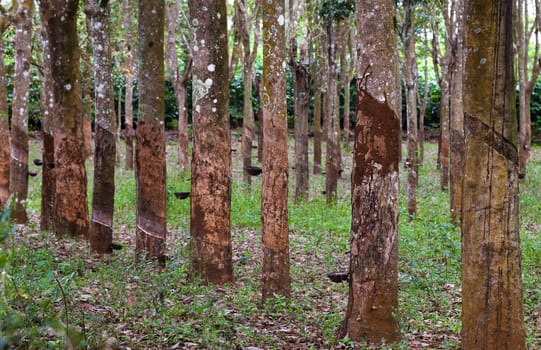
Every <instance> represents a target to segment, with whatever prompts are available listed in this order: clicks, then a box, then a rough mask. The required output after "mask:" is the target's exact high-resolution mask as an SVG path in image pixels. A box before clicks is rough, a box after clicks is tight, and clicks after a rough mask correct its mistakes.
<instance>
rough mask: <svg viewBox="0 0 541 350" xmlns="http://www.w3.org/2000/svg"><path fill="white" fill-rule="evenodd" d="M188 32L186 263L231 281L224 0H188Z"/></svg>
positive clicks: (207, 277)
mask: <svg viewBox="0 0 541 350" xmlns="http://www.w3.org/2000/svg"><path fill="white" fill-rule="evenodd" d="M189 7H190V20H191V26H192V31H193V33H194V36H195V37H194V47H193V68H192V87H193V94H192V105H193V150H192V169H191V170H192V189H191V212H190V234H191V243H190V248H191V262H192V268H193V270H194V271H195V272H196V273H197V274H199V275H200V277H201V278H202V279H203V281H204V282H207V283H214V284H223V283H228V282H232V281H233V278H234V276H233V260H232V259H233V258H232V254H233V253H232V243H231V220H230V216H231V135H230V125H229V122H230V121H229V65H228V47H229V45H228V40H227V38H228V36H227V13H226V1H225V0H218V1H214V0H196V1H190V3H189Z"/></svg>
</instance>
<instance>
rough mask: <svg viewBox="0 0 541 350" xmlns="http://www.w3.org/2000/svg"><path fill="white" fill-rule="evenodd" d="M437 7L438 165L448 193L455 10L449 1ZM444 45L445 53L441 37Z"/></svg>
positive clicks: (434, 17)
mask: <svg viewBox="0 0 541 350" xmlns="http://www.w3.org/2000/svg"><path fill="white" fill-rule="evenodd" d="M436 5H437V6H433V7H431V17H430V20H431V26H432V64H433V67H434V75H435V76H436V80H437V81H438V85H439V87H440V91H441V97H440V139H439V148H438V164H439V166H440V167H441V189H442V191H446V190H447V189H448V188H449V113H450V112H449V89H450V81H451V74H450V69H449V66H450V65H451V60H452V55H451V53H452V50H451V47H450V38H449V35H451V33H452V32H453V28H452V23H453V22H452V20H451V18H452V16H453V15H452V13H453V11H454V10H455V9H453V8H450V6H449V0H443V1H441V3H437V4H436ZM438 10H439V11H440V13H441V15H442V17H443V19H444V29H443V31H440V28H439V22H438V20H437V18H438V12H437V11H438ZM441 34H443V38H442V39H441V40H442V41H443V43H444V51H443V53H442V51H441V48H440V35H441Z"/></svg>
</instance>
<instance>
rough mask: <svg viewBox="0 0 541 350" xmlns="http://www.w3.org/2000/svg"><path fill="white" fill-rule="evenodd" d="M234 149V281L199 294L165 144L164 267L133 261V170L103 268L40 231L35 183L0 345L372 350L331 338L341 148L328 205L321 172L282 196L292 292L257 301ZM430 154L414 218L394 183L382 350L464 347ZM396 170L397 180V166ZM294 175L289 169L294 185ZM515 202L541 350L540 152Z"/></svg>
mask: <svg viewBox="0 0 541 350" xmlns="http://www.w3.org/2000/svg"><path fill="white" fill-rule="evenodd" d="M38 141H39V140H32V147H31V151H32V155H31V157H32V156H34V157H36V158H39V154H40V150H39V147H40V146H39V142H38ZM238 143H239V137H237V136H235V137H234V141H233V148H234V149H237V150H238V151H237V152H234V153H233V154H234V162H233V179H234V185H233V196H232V214H231V220H232V226H233V230H232V238H233V242H234V246H233V255H234V262H235V277H236V282H235V283H234V284H232V285H226V286H223V287H215V286H204V285H202V284H201V283H199V282H198V281H197V280H194V278H193V277H192V276H190V270H189V259H188V251H187V246H188V242H189V228H188V223H189V215H190V210H189V200H184V201H182V200H178V199H176V198H175V196H174V195H173V192H175V191H189V187H190V182H189V178H190V174H189V173H187V172H185V173H182V174H180V173H179V172H178V170H177V167H176V165H175V159H176V149H175V143H174V142H173V141H168V172H167V176H168V180H167V190H168V218H167V220H168V237H167V255H168V256H169V257H170V259H169V261H168V263H167V265H166V267H165V268H160V267H159V266H158V265H157V264H156V263H155V262H152V261H145V260H139V261H136V259H135V253H134V245H135V244H134V222H135V181H134V177H133V176H134V175H133V171H127V170H124V169H123V168H122V167H118V168H117V177H116V181H117V184H116V188H117V190H116V196H115V205H116V210H115V220H114V223H115V228H114V241H115V242H118V243H121V244H123V245H124V249H122V250H120V251H115V252H114V253H113V254H111V255H110V256H107V257H105V258H103V259H100V258H99V257H97V256H93V255H91V254H90V253H89V246H88V244H87V242H85V241H82V240H77V239H69V238H61V239H59V238H56V237H55V236H54V235H51V234H50V233H47V232H40V231H39V229H38V227H39V224H38V221H39V220H38V219H39V209H40V203H39V198H40V194H39V193H40V182H39V177H36V178H32V179H31V180H30V182H31V188H30V194H29V199H28V211H29V213H30V217H31V220H30V222H29V223H28V224H27V225H25V226H19V227H18V228H17V230H16V232H15V233H14V235H13V237H12V238H10V239H8V240H7V241H6V242H7V243H5V245H4V246H5V247H6V248H7V249H9V251H10V255H9V258H8V259H9V260H8V268H7V273H8V276H9V278H8V279H7V280H4V281H7V282H5V283H4V282H2V281H1V280H0V286H2V283H4V287H5V288H4V289H3V293H4V296H3V297H4V302H7V304H6V303H2V302H0V307H2V305H3V307H4V310H2V309H0V315H1V316H4V317H3V318H2V319H3V325H1V326H0V343H1V341H2V340H5V341H8V342H11V343H13V344H14V345H15V348H19V349H62V348H65V347H67V348H70V347H71V348H82V349H85V348H86V349H101V348H103V349H250V350H257V349H375V348H376V347H370V346H367V345H366V344H364V345H363V344H358V343H354V342H352V341H350V340H348V339H337V337H336V333H337V330H338V329H339V328H340V326H341V324H342V322H343V319H344V316H345V309H346V305H347V293H348V287H347V284H335V283H331V282H330V281H329V280H328V278H327V277H326V275H327V273H329V272H333V271H338V270H346V269H347V267H348V250H349V241H348V240H349V230H350V221H351V205H350V194H349V189H350V174H351V152H349V151H344V152H343V157H344V166H343V168H344V170H345V171H344V173H343V174H342V178H341V179H340V184H339V195H338V201H337V203H336V204H333V205H330V206H328V205H327V204H326V203H325V198H324V196H323V195H322V194H321V193H322V191H323V190H324V183H325V181H324V176H323V175H315V176H314V175H311V177H310V186H311V194H310V200H309V201H307V202H305V203H300V204H295V203H293V202H292V201H290V206H289V227H290V251H291V278H292V296H291V299H289V300H288V299H285V298H276V299H273V300H271V301H270V302H268V303H266V304H265V305H262V303H261V292H260V276H261V260H262V259H261V255H262V253H261V217H260V198H261V178H253V183H252V186H251V190H248V189H247V188H246V187H245V186H244V185H243V184H242V166H241V160H240V145H239V144H238ZM436 148H437V146H436V145H434V144H427V145H426V153H425V155H426V158H425V161H424V165H423V167H422V168H421V170H420V186H419V192H418V203H419V209H418V215H417V216H416V217H415V218H413V219H412V220H408V219H407V212H406V209H405V204H406V201H405V195H404V190H405V188H406V185H405V184H406V182H405V181H402V185H401V196H400V208H401V209H400V215H401V219H400V226H399V236H400V243H399V244H400V248H399V252H400V253H399V254H400V263H399V269H400V270H399V286H400V290H399V305H400V306H399V313H398V318H399V322H400V327H401V333H402V340H401V341H400V342H399V343H398V344H395V345H393V346H390V345H389V346H381V347H377V348H378V349H459V348H460V328H461V323H460V316H461V290H460V284H461V283H460V254H461V248H460V230H459V229H458V228H456V227H455V226H453V225H452V224H451V223H450V216H449V204H448V203H449V196H448V193H446V192H442V191H441V190H440V185H439V183H440V182H439V178H440V175H439V171H438V169H437V168H436ZM291 149H293V147H291ZM123 151H124V147H122V152H123ZM31 159H33V158H31ZM293 163H294V162H293V158H292V157H290V165H293ZM121 164H122V165H123V161H122V163H121ZM88 168H89V170H91V164H90V162H89V166H88ZM401 172H402V179H404V175H406V172H405V171H404V168H403V167H402V166H401ZM89 174H90V176H89V183H90V184H91V183H92V182H91V171H89ZM293 178H294V170H290V183H291V184H293V183H294V181H293V180H294V179H293ZM89 188H90V186H89ZM290 189H291V187H290ZM290 193H293V191H291V190H290ZM520 198H521V214H520V215H521V239H522V252H523V263H522V268H523V276H524V299H525V300H524V301H525V312H526V327H527V340H528V348H529V349H541V230H540V227H541V206H540V205H539V203H541V150H540V149H539V148H535V149H534V152H533V157H532V161H531V163H530V166H529V173H528V175H527V178H526V179H525V180H523V182H521V196H520ZM74 200H77V199H76V198H74ZM4 277H5V276H3V278H4ZM6 305H8V308H7V309H6ZM0 345H1V344H0ZM0 348H3V347H2V346H0Z"/></svg>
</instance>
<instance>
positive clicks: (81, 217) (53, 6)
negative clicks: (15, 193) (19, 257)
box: [40, 0, 88, 236]
mask: <svg viewBox="0 0 541 350" xmlns="http://www.w3.org/2000/svg"><path fill="white" fill-rule="evenodd" d="M78 4H79V2H78V1H77V0H67V1H65V0H42V1H41V2H40V5H41V6H43V11H42V13H43V14H44V18H43V19H44V20H45V21H46V22H47V31H48V37H49V45H50V48H51V74H52V77H53V91H54V107H53V108H54V116H55V117H54V163H53V164H49V166H50V167H54V171H55V193H56V196H55V208H56V210H55V220H54V230H55V232H56V234H58V235H64V234H70V235H84V236H86V235H87V234H88V205H87V194H86V187H87V179H86V169H85V163H84V162H85V157H84V146H83V141H82V140H83V130H82V124H83V120H82V112H81V85H80V67H79V49H78V48H77V46H76V45H74V43H78V42H79V41H78V34H77V10H78Z"/></svg>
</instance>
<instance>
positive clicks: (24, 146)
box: [9, 0, 34, 224]
mask: <svg viewBox="0 0 541 350" xmlns="http://www.w3.org/2000/svg"><path fill="white" fill-rule="evenodd" d="M33 12H34V1H33V0H18V1H17V8H16V11H15V13H14V16H13V22H14V26H15V52H14V59H15V74H14V76H13V101H12V116H11V137H10V138H9V139H10V141H11V160H10V166H9V167H10V178H9V192H10V193H11V194H12V195H13V196H14V197H15V199H16V200H15V206H14V208H13V211H12V212H11V217H12V218H13V219H14V220H15V221H16V222H17V223H19V224H24V223H26V221H27V219H28V217H27V215H26V208H25V205H24V202H25V201H26V196H27V194H28V104H29V97H30V61H31V59H32V53H31V44H32V16H33Z"/></svg>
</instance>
